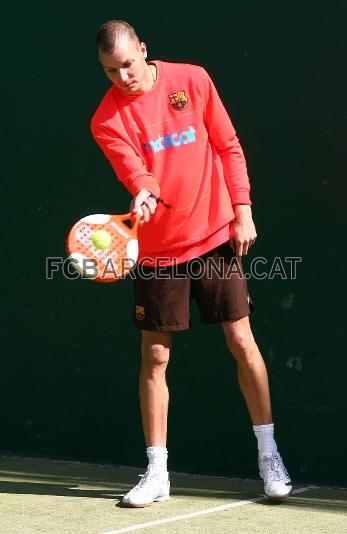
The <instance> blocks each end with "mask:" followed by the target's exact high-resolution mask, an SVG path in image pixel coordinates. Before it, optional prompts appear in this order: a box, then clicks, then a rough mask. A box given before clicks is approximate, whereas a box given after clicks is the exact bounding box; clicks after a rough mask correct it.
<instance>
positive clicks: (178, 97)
mask: <svg viewBox="0 0 347 534" xmlns="http://www.w3.org/2000/svg"><path fill="white" fill-rule="evenodd" d="M168 98H169V104H170V106H171V107H172V108H173V109H175V110H176V111H182V109H184V108H186V107H187V105H188V98H187V97H186V94H185V92H184V91H177V93H171V95H169V97H168Z"/></svg>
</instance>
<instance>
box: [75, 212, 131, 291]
mask: <svg viewBox="0 0 347 534" xmlns="http://www.w3.org/2000/svg"><path fill="white" fill-rule="evenodd" d="M126 220H130V221H131V222H132V224H133V226H132V227H131V228H129V227H128V226H127V225H126V224H124V221H126ZM137 226H138V218H136V217H134V216H133V215H131V214H129V213H127V214H126V215H106V214H101V213H98V214H95V215H88V216H87V217H83V219H81V220H79V221H78V222H77V223H76V224H75V225H74V226H73V227H72V229H71V230H70V232H69V235H68V238H67V244H66V248H67V252H68V254H69V258H70V259H71V262H72V263H73V265H74V266H75V268H76V269H77V270H78V271H79V272H80V273H81V275H82V276H83V277H84V278H88V279H91V280H94V281H96V282H115V281H117V280H120V279H121V278H124V277H125V276H126V275H127V274H128V273H129V271H130V270H131V269H132V268H133V267H134V266H135V264H136V260H137V256H138V241H137ZM98 230H106V231H107V232H108V233H109V234H110V236H111V244H110V245H109V247H108V248H106V249H98V248H96V247H95V246H94V245H93V243H92V236H93V234H94V232H96V231H98Z"/></svg>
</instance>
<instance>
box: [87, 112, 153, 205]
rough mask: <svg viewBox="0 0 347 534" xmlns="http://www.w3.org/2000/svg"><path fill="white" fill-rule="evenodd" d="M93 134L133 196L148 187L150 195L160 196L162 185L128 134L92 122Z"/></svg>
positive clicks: (118, 176)
mask: <svg viewBox="0 0 347 534" xmlns="http://www.w3.org/2000/svg"><path fill="white" fill-rule="evenodd" d="M91 132H92V135H93V137H94V139H95V141H96V142H97V144H98V145H99V147H100V148H101V150H102V151H103V153H104V154H105V156H106V158H107V159H108V160H109V162H110V163H111V165H112V168H113V170H114V171H115V173H116V175H117V178H118V179H119V180H120V181H121V182H122V183H123V184H124V185H125V187H126V188H127V189H128V191H129V193H130V194H131V195H132V196H136V195H137V194H138V193H139V191H141V190H142V189H146V190H147V191H148V192H149V194H150V195H154V196H155V197H159V196H160V187H159V184H158V182H157V180H156V179H155V177H154V176H153V174H152V173H150V172H149V171H148V169H147V167H146V163H145V161H144V159H143V157H142V156H141V154H139V153H138V152H137V151H136V150H135V148H134V147H133V146H132V145H131V142H130V140H129V139H127V138H126V135H123V136H122V135H120V134H119V133H118V132H116V131H115V130H113V129H112V128H110V127H109V126H108V125H105V124H97V123H96V122H94V121H92V123H91Z"/></svg>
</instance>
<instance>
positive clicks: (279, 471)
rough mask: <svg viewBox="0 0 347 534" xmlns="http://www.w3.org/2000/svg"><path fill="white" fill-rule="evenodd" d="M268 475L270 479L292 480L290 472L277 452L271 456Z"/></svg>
mask: <svg viewBox="0 0 347 534" xmlns="http://www.w3.org/2000/svg"><path fill="white" fill-rule="evenodd" d="M268 477H269V480H273V481H277V482H280V481H283V479H284V481H285V482H289V481H290V477H289V473H288V471H287V469H286V468H285V467H284V465H283V462H282V461H281V459H280V458H279V456H278V455H277V454H273V455H272V456H271V460H270V462H269V466H268Z"/></svg>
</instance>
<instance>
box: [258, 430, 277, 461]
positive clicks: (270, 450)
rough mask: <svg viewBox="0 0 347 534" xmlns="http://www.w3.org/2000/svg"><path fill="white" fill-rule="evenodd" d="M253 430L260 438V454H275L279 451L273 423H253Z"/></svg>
mask: <svg viewBox="0 0 347 534" xmlns="http://www.w3.org/2000/svg"><path fill="white" fill-rule="evenodd" d="M253 430H254V434H255V436H256V438H257V440H258V451H259V454H264V453H265V454H274V453H275V452H277V445H276V441H275V439H274V424H273V423H270V424H269V425H253Z"/></svg>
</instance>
